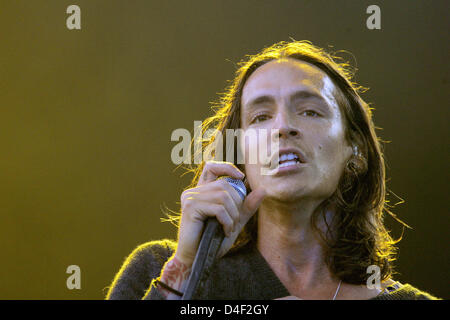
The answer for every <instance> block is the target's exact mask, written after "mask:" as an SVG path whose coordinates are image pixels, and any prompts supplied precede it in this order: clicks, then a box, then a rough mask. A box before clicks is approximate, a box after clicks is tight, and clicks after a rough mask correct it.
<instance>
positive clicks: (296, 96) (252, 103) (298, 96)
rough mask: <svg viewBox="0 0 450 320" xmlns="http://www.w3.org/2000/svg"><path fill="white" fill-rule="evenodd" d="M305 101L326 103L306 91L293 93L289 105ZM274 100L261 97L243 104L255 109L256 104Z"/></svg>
mask: <svg viewBox="0 0 450 320" xmlns="http://www.w3.org/2000/svg"><path fill="white" fill-rule="evenodd" d="M306 99H318V100H321V101H322V102H325V103H326V100H325V99H324V98H323V97H322V96H321V95H320V94H318V93H316V92H313V91H308V90H298V91H295V92H294V93H293V94H291V96H290V97H289V103H292V102H293V101H295V100H306ZM274 100H275V99H274V98H273V96H271V95H262V96H259V97H256V98H253V99H251V100H250V101H249V102H248V103H247V104H245V105H246V106H247V107H248V108H253V107H256V106H257V105H258V104H263V103H267V102H273V101H274Z"/></svg>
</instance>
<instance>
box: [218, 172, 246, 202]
mask: <svg viewBox="0 0 450 320" xmlns="http://www.w3.org/2000/svg"><path fill="white" fill-rule="evenodd" d="M220 179H224V180H225V181H227V182H228V183H229V184H230V185H231V186H232V187H233V188H234V189H235V190H236V191H237V192H238V193H239V195H240V196H241V198H242V200H244V198H245V196H246V195H247V188H246V187H245V185H244V182H242V180H238V179H234V178H232V177H229V176H225V177H221V178H220Z"/></svg>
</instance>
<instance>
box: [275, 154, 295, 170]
mask: <svg viewBox="0 0 450 320" xmlns="http://www.w3.org/2000/svg"><path fill="white" fill-rule="evenodd" d="M297 163H301V161H300V158H299V157H298V155H296V154H295V153H293V152H290V153H284V154H282V155H280V157H279V161H278V168H284V167H288V166H292V165H295V164H297Z"/></svg>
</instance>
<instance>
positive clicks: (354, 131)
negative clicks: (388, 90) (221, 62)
mask: <svg viewBox="0 0 450 320" xmlns="http://www.w3.org/2000/svg"><path fill="white" fill-rule="evenodd" d="M283 58H293V59H298V60H301V61H304V62H308V63H310V64H312V65H314V66H316V67H318V68H319V69H321V70H322V71H323V72H325V73H326V74H327V75H328V76H329V77H330V78H331V79H332V81H333V82H334V84H335V85H336V87H337V88H338V89H337V92H335V95H336V100H337V102H338V104H339V107H340V109H341V112H342V114H343V115H344V119H345V128H346V129H345V130H346V139H347V141H348V142H349V143H350V145H354V146H357V148H358V149H357V150H359V152H358V153H355V154H354V155H353V156H352V157H351V158H350V160H349V161H348V163H347V165H346V167H345V169H344V173H343V175H342V177H341V179H340V181H339V185H338V187H337V189H336V191H335V192H334V193H333V194H332V195H331V196H330V197H329V198H328V199H327V200H325V201H323V202H322V204H321V205H320V206H319V208H317V210H315V212H314V214H313V215H312V217H311V226H312V227H313V229H314V230H315V231H316V232H317V234H318V235H319V236H320V239H321V240H322V243H323V246H324V248H325V260H326V263H327V265H328V267H329V269H330V271H331V272H332V274H334V275H335V276H336V277H337V278H339V279H341V280H343V281H344V282H347V283H352V284H364V283H366V280H367V277H368V275H367V273H366V272H367V268H368V266H370V265H376V266H378V267H379V268H380V273H381V274H380V277H381V280H385V279H388V278H389V277H390V276H391V275H392V273H393V265H392V261H393V260H394V255H395V253H396V247H395V244H396V243H397V242H398V241H400V239H401V237H400V239H398V240H395V241H394V240H393V239H392V238H391V236H390V235H389V232H388V231H387V229H386V228H385V226H384V222H383V217H384V213H388V214H390V215H391V216H393V217H394V218H395V219H396V220H397V221H399V222H401V223H402V224H403V225H404V226H406V224H404V223H403V222H402V221H400V220H399V219H397V218H396V217H395V215H394V214H393V213H392V212H391V211H390V210H389V208H388V206H387V204H386V200H385V197H386V186H385V166H384V159H383V153H382V149H381V144H380V141H379V139H378V138H377V135H376V133H375V126H374V123H373V120H372V112H371V108H370V107H369V105H368V104H367V103H365V102H364V101H363V100H362V98H361V97H360V93H361V92H363V90H364V89H365V88H363V87H361V86H358V85H357V84H356V83H354V82H352V78H353V76H354V74H353V71H352V70H351V68H350V65H349V64H348V63H346V62H338V59H340V58H339V57H337V56H334V55H331V54H330V53H327V52H326V51H325V50H324V49H321V48H318V47H316V46H314V45H313V44H311V43H310V42H309V41H295V40H293V41H290V42H284V41H282V42H279V43H276V44H274V45H272V46H270V47H268V48H265V49H264V50H262V51H261V52H260V53H258V54H256V55H249V56H247V57H246V58H245V59H244V60H242V61H241V62H239V63H238V69H237V71H236V75H235V78H234V79H233V81H232V82H231V84H230V85H229V86H228V87H227V89H226V90H225V93H223V94H222V95H221V97H220V99H219V100H218V101H217V102H216V103H214V104H213V106H212V107H213V110H214V114H213V116H211V117H209V118H207V119H206V120H205V121H204V122H203V124H202V133H205V132H206V130H208V129H215V130H217V132H221V133H222V136H223V145H226V134H225V130H226V129H238V128H240V126H241V123H240V122H241V119H240V118H241V117H240V115H241V95H242V90H243V87H244V85H245V83H246V81H247V79H248V78H249V77H250V75H251V74H252V73H253V72H254V71H255V70H256V69H257V68H258V67H260V66H262V65H264V64H265V63H267V62H269V61H272V60H277V59H283ZM214 139H215V136H214V135H211V136H210V137H208V138H206V139H205V138H202V141H201V144H202V147H203V148H202V150H204V149H205V148H207V147H208V146H211V144H212V143H213V142H214ZM193 143H196V141H193ZM235 145H236V144H235ZM225 152H226V151H225ZM232 152H235V153H236V152H237V150H236V148H235V150H232ZM235 153H234V154H235ZM193 156H195V155H193ZM235 164H236V165H237V166H238V167H239V169H240V170H242V171H243V172H245V168H244V165H242V164H238V163H235ZM203 166H204V162H202V163H200V164H198V165H194V166H191V167H189V168H188V170H189V171H190V172H192V173H193V174H194V177H193V179H192V181H191V184H190V185H189V186H188V187H187V188H192V187H195V186H196V185H197V182H198V179H199V177H200V174H201V172H202V170H203ZM329 208H332V210H333V212H334V216H333V219H332V222H331V224H332V226H331V225H328V224H327V226H328V228H327V231H325V232H323V231H321V230H320V229H319V228H318V221H319V219H323V221H325V223H326V219H325V212H326V211H327V210H328V209H329ZM171 218H172V219H171V220H174V219H175V220H177V219H178V218H179V215H178V216H175V217H174V216H172V217H171ZM257 219H258V214H257V213H256V214H255V215H254V216H253V218H252V219H251V220H250V221H249V222H248V223H247V225H246V226H245V227H244V230H243V231H242V232H241V234H240V235H239V237H238V239H237V240H236V242H235V244H234V245H233V248H232V249H231V250H238V249H239V248H241V247H243V246H244V245H246V244H248V243H249V242H252V241H255V240H256V237H257ZM331 227H332V228H331ZM331 230H332V231H333V236H332V235H331Z"/></svg>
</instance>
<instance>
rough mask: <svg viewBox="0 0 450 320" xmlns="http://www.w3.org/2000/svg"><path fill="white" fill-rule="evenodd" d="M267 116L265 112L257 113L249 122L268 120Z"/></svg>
mask: <svg viewBox="0 0 450 320" xmlns="http://www.w3.org/2000/svg"><path fill="white" fill-rule="evenodd" d="M268 119H269V116H268V115H267V114H259V115H256V116H255V117H253V119H252V121H251V122H250V123H259V122H262V121H265V120H268Z"/></svg>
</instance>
